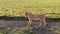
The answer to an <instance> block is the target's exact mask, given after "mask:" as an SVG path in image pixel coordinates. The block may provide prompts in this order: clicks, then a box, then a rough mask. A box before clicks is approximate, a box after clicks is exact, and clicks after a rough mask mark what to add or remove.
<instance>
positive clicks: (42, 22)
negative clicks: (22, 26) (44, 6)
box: [25, 12, 46, 26]
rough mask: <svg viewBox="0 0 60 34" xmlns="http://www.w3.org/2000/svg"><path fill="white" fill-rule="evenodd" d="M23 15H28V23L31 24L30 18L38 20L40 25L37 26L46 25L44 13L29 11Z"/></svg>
mask: <svg viewBox="0 0 60 34" xmlns="http://www.w3.org/2000/svg"><path fill="white" fill-rule="evenodd" d="M25 16H26V17H28V19H29V23H28V25H31V24H32V20H39V21H40V25H39V26H42V25H43V26H46V21H45V15H44V14H32V13H30V12H26V13H25Z"/></svg>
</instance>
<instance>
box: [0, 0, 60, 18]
mask: <svg viewBox="0 0 60 34" xmlns="http://www.w3.org/2000/svg"><path fill="white" fill-rule="evenodd" d="M41 11H44V12H43V13H44V14H45V15H46V16H47V17H50V18H60V0H0V16H24V14H25V12H31V13H33V14H40V13H41Z"/></svg>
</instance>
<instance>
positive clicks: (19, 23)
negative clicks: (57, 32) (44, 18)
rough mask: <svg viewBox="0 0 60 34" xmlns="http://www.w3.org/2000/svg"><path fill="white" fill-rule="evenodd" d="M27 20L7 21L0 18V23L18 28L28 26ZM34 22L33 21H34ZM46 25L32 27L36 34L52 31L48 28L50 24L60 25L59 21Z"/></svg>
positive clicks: (45, 33)
mask: <svg viewBox="0 0 60 34" xmlns="http://www.w3.org/2000/svg"><path fill="white" fill-rule="evenodd" d="M27 23H28V21H7V20H0V24H1V25H5V26H8V27H11V28H14V27H18V28H21V27H25V26H28V25H27ZM34 23H35V22H34ZM47 24H48V25H47V26H46V27H39V28H38V29H36V28H34V29H33V30H34V31H35V32H36V33H37V34H40V33H41V34H47V32H52V31H51V30H50V28H51V27H52V26H57V27H60V23H55V22H54V23H47Z"/></svg>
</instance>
